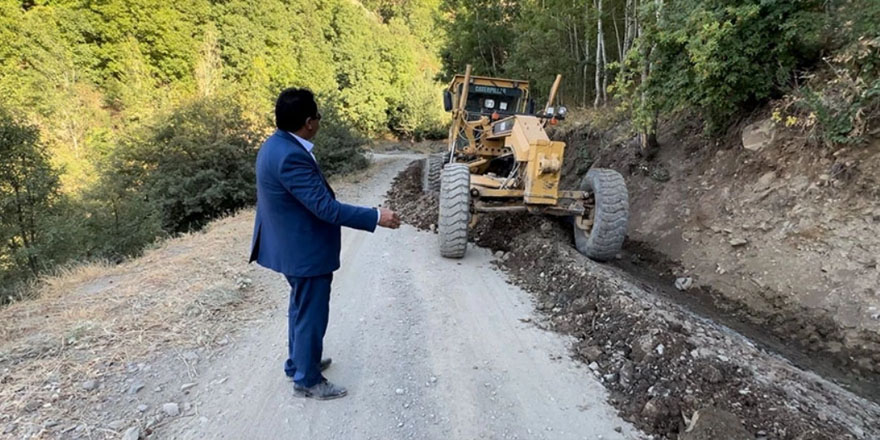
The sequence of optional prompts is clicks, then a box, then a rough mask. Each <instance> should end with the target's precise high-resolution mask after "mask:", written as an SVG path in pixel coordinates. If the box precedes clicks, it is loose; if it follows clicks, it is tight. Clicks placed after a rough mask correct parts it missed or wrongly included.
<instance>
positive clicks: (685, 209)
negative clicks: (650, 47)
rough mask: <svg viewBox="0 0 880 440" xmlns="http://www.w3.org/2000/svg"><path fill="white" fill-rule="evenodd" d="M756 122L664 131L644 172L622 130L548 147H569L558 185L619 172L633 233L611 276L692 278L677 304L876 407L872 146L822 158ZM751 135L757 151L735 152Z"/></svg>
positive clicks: (878, 331)
mask: <svg viewBox="0 0 880 440" xmlns="http://www.w3.org/2000/svg"><path fill="white" fill-rule="evenodd" d="M757 119H758V122H756V123H753V124H747V123H743V124H740V125H739V126H737V127H734V128H732V129H731V130H730V133H729V134H728V136H726V137H725V138H723V139H720V140H715V139H708V138H706V137H704V136H702V135H700V130H701V128H700V127H699V124H698V123H697V122H695V121H687V122H680V123H675V124H673V123H670V124H666V125H665V126H664V128H663V129H662V130H661V132H660V136H659V140H660V144H661V148H660V150H659V152H658V153H657V155H656V157H655V158H653V159H652V160H645V159H644V158H643V157H641V156H640V155H639V154H638V149H637V148H635V147H634V146H632V144H631V142H630V140H629V138H628V137H629V134H628V133H629V132H628V129H627V127H626V126H625V125H623V124H621V125H618V126H616V127H614V128H612V129H608V130H604V131H599V130H595V129H591V128H590V127H589V126H588V125H581V126H579V127H574V128H569V129H568V131H567V132H565V133H560V134H559V136H558V137H559V138H561V139H563V140H565V141H566V142H567V143H568V145H569V146H570V147H569V148H568V150H567V157H566V165H567V166H568V169H567V170H566V171H567V173H566V175H565V177H564V179H565V183H566V185H568V186H576V185H577V182H578V179H579V172H580V171H581V169H583V168H584V167H585V166H586V167H588V166H589V165H591V164H592V165H594V166H601V167H607V168H613V169H616V170H618V171H620V172H621V173H622V174H623V175H624V176H625V178H626V180H627V186H628V189H629V193H630V207H631V221H630V230H629V236H628V242H627V245H626V252H625V253H624V254H623V255H622V258H621V259H620V260H619V261H618V262H617V263H616V264H617V265H618V266H620V267H623V268H625V269H626V270H627V271H629V272H633V273H641V274H644V275H648V276H650V277H652V278H654V279H657V280H662V281H663V283H664V284H665V285H666V286H668V287H672V286H673V285H674V282H675V280H676V279H678V278H687V279H690V281H692V286H691V287H690V288H689V289H687V290H685V291H680V292H678V291H675V289H672V290H673V292H675V293H674V295H676V296H678V297H679V299H680V300H681V301H683V302H686V303H691V304H694V305H696V306H698V307H700V308H703V309H705V310H711V311H712V313H715V314H716V315H718V316H719V318H723V320H724V321H725V323H726V324H728V325H731V326H733V327H743V328H745V327H749V328H753V329H759V331H760V332H761V333H764V334H766V335H767V336H769V337H770V338H768V340H767V341H766V342H767V343H768V344H770V345H775V347H774V348H778V349H781V350H786V349H790V350H788V351H789V354H791V356H789V357H790V358H792V360H793V361H794V362H796V363H799V364H801V363H810V362H812V363H813V364H816V363H821V364H822V365H819V366H816V365H813V368H817V367H818V368H820V369H823V370H826V371H828V372H829V373H830V372H831V371H832V370H834V372H835V374H837V375H838V376H840V379H841V381H842V382H843V383H848V384H850V385H851V389H852V390H853V391H856V392H859V393H861V394H863V395H868V396H873V398H874V400H877V398H880V266H878V258H880V177H878V176H880V140H878V139H874V140H873V141H871V142H869V143H867V144H866V145H862V146H851V147H839V148H832V147H826V146H822V145H816V144H814V142H811V141H810V140H809V139H808V138H806V137H805V135H803V134H802V133H796V132H791V131H786V130H785V129H784V128H782V127H774V126H773V124H772V123H771V122H770V121H769V120H766V119H765V120H761V119H760V118H757ZM685 121H686V120H685ZM755 127H758V128H759V129H761V130H765V131H764V132H763V138H762V142H759V143H751V144H750V145H749V147H750V148H749V149H747V148H744V146H743V145H744V139H743V133H744V132H754V128H755ZM745 141H746V144H749V142H753V139H748V136H747V138H746V139H745ZM585 159H586V160H585ZM773 339H775V340H776V342H775V343H774V342H773V341H772V340H773ZM798 352H799V353H800V355H798V354H797V353H798Z"/></svg>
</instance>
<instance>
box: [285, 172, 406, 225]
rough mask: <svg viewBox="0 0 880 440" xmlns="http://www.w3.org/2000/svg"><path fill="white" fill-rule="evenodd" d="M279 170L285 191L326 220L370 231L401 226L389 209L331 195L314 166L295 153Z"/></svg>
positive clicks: (316, 215)
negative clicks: (350, 202) (335, 197)
mask: <svg viewBox="0 0 880 440" xmlns="http://www.w3.org/2000/svg"><path fill="white" fill-rule="evenodd" d="M279 174H280V178H281V183H282V185H284V187H285V188H286V189H287V191H288V192H290V194H291V195H293V196H294V197H295V198H296V199H297V200H299V202H300V203H302V204H303V206H305V207H306V209H308V210H309V211H310V212H311V213H312V214H314V215H315V217H318V218H319V219H321V220H323V221H325V222H327V223H330V224H334V225H339V226H345V227H349V228H354V229H360V230H363V231H370V232H373V231H375V230H376V226H383V227H386V228H397V227H398V226H400V220H399V219H398V218H397V214H395V213H394V212H392V211H390V210H388V209H385V208H377V209H374V208H365V207H361V206H354V205H348V204H345V203H341V202H339V201H337V200H335V199H333V197H332V196H331V195H330V191H329V190H328V189H327V186H326V185H325V184H324V181H323V179H321V177H320V176H319V175H318V173H317V172H315V169H314V167H313V166H312V165H311V164H308V163H304V162H301V161H298V160H296V158H295V157H292V156H288V157H286V158H285V160H284V161H283V162H282V163H281V170H280V173H279ZM377 220H378V221H377Z"/></svg>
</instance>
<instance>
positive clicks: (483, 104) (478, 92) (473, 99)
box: [459, 84, 523, 117]
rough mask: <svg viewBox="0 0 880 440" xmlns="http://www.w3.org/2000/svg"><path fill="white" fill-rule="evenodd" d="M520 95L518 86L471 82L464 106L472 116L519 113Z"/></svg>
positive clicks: (521, 92) (520, 108) (520, 91)
mask: <svg viewBox="0 0 880 440" xmlns="http://www.w3.org/2000/svg"><path fill="white" fill-rule="evenodd" d="M459 90H461V86H459ZM522 95H523V91H522V90H520V89H518V88H512V87H495V86H487V85H480V84H473V85H471V87H470V90H469V91H468V99H467V105H466V106H465V108H466V109H467V111H468V113H470V114H471V115H472V117H480V116H483V115H486V116H488V115H491V114H493V113H498V114H500V115H512V114H516V113H521V112H522V111H523V110H522V105H521V104H522Z"/></svg>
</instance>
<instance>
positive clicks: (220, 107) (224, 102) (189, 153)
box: [114, 98, 258, 233]
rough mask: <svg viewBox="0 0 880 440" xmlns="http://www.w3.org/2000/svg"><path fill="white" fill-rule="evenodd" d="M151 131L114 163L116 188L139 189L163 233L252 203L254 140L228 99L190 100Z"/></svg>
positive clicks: (120, 151) (190, 227) (119, 153)
mask: <svg viewBox="0 0 880 440" xmlns="http://www.w3.org/2000/svg"><path fill="white" fill-rule="evenodd" d="M154 130H155V131H153V132H152V133H150V134H148V135H147V136H145V137H144V138H143V139H141V140H135V141H134V142H132V143H131V145H127V146H126V147H124V148H120V149H118V150H117V152H116V157H115V160H114V161H115V164H116V167H118V168H117V170H116V175H117V177H118V178H120V179H121V180H122V182H120V183H121V184H122V187H124V188H134V189H135V190H136V191H138V192H140V193H142V194H143V195H144V196H145V197H146V200H148V201H149V202H150V203H151V204H153V205H154V206H155V207H156V208H157V209H158V211H159V213H160V215H161V219H162V227H163V228H164V229H165V230H166V231H168V232H171V233H176V232H185V231H190V230H193V229H197V228H199V227H201V226H203V225H204V224H205V223H207V222H208V221H210V220H212V219H214V218H217V217H219V216H222V215H226V214H230V213H232V212H235V211H236V210H238V209H240V208H242V207H245V206H248V205H251V204H253V203H254V201H255V196H256V190H255V187H254V179H255V173H254V160H255V158H256V150H257V146H258V139H257V138H256V136H255V134H254V133H253V131H252V130H251V127H250V125H249V123H248V121H247V120H245V119H244V118H243V117H242V114H241V111H240V109H239V108H238V105H237V104H236V103H235V102H234V101H232V100H230V99H225V98H206V99H201V100H197V101H193V102H192V103H190V104H187V105H184V106H182V107H180V108H178V109H176V110H175V111H173V112H172V113H171V114H170V115H169V116H167V117H166V118H164V119H163V120H161V121H160V122H159V123H158V125H157V126H156V127H154Z"/></svg>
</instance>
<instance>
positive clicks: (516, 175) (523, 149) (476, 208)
mask: <svg viewBox="0 0 880 440" xmlns="http://www.w3.org/2000/svg"><path fill="white" fill-rule="evenodd" d="M561 79H562V77H561V75H557V77H556V81H555V82H554V83H553V87H552V88H551V90H550V95H549V99H548V100H547V104H546V105H545V106H544V107H543V108H542V109H540V110H539V111H537V112H536V111H535V101H534V99H531V98H530V96H529V83H528V82H527V81H520V80H512V79H500V78H489V77H482V76H473V75H471V66H467V70H466V71H465V74H464V75H456V76H455V77H454V78H453V79H452V82H450V84H449V87H448V89H447V90H446V91H445V92H444V96H443V103H444V106H445V109H446V111H447V112H451V113H452V126H451V127H450V129H449V138H448V141H449V146H448V151H447V152H445V153H442V154H435V155H431V156H429V157H428V158H427V159H426V161H425V163H424V167H423V186H424V190H425V191H427V192H437V191H439V196H440V212H439V219H438V232H439V237H440V254H441V255H442V256H444V257H448V258H462V257H464V255H465V252H466V251H467V239H468V229H469V228H470V227H471V226H472V224H473V223H474V220H475V219H476V216H477V215H481V214H492V213H512V212H530V213H534V214H549V215H556V216H566V217H570V218H571V220H572V224H573V228H574V237H575V238H574V241H575V246H576V247H577V249H578V251H580V252H581V253H582V254H584V255H586V256H587V257H589V258H592V259H594V260H598V261H606V260H609V259H612V258H614V257H615V255H617V253H618V252H619V251H620V248H621V246H622V244H623V240H624V237H625V236H626V228H627V221H628V218H629V201H628V194H627V190H626V184H625V182H624V180H623V177H622V176H621V175H620V174H619V173H618V172H616V171H614V170H609V169H602V168H593V169H590V170H589V171H588V172H587V174H586V176H584V179H583V181H582V182H581V185H580V188H578V189H576V190H563V189H560V188H559V181H560V177H561V173H562V168H563V166H562V165H563V154H564V152H565V143H564V142H557V141H551V140H550V138H549V137H548V136H547V132H546V131H545V126H546V125H547V124H554V125H555V124H556V123H557V122H558V121H560V120H563V119H564V118H565V115H566V112H567V110H566V109H565V107H554V105H553V101H554V99H555V97H556V92H557V90H558V88H559V82H560V81H561Z"/></svg>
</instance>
